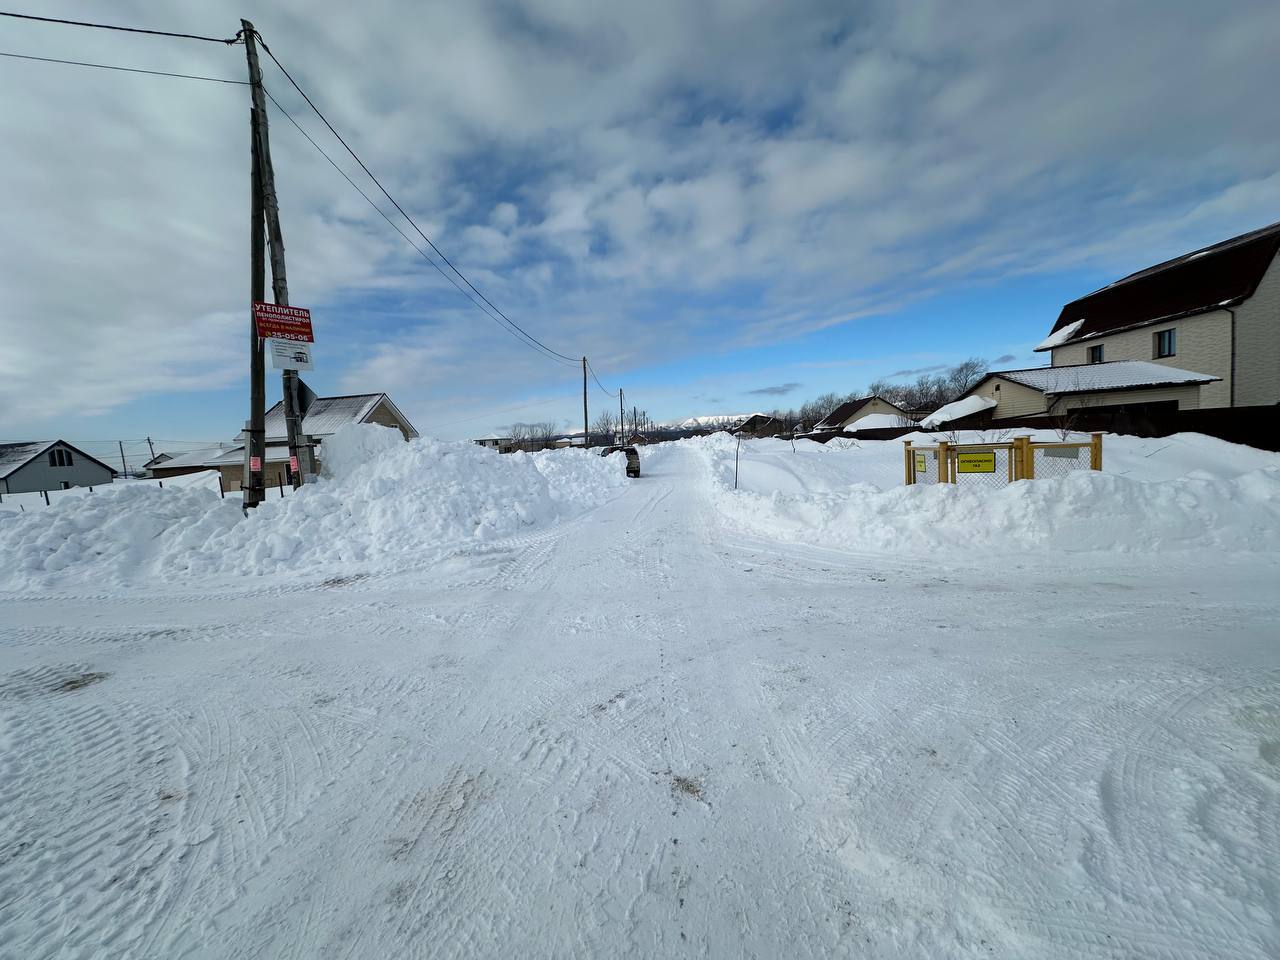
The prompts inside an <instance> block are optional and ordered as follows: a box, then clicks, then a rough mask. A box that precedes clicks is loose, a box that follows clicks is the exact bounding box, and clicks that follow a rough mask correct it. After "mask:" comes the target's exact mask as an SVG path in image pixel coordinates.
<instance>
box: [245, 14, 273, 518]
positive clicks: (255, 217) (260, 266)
mask: <svg viewBox="0 0 1280 960" xmlns="http://www.w3.org/2000/svg"><path fill="white" fill-rule="evenodd" d="M240 25H241V27H242V28H243V34H242V35H243V36H244V45H245V51H246V56H247V57H248V59H249V82H250V84H251V85H252V89H253V90H254V91H255V93H256V91H258V90H259V89H261V85H262V70H261V69H260V68H259V66H258V48H257V44H256V43H255V42H254V39H253V24H251V23H247V22H246V21H244V20H241V21H240ZM255 80H256V84H255ZM258 99H259V98H258V97H257V96H254V97H253V105H252V106H251V107H250V108H249V156H250V171H251V175H250V178H249V179H250V186H249V302H250V303H251V304H252V303H258V302H262V301H265V300H266V298H267V265H266V238H265V236H264V234H263V232H262V231H263V213H262V170H261V154H260V153H259V151H258ZM264 366H265V364H264V357H263V352H262V340H261V339H260V338H259V337H258V324H257V320H256V319H255V318H254V316H253V310H252V308H250V310H249V419H248V420H246V421H245V424H244V433H245V444H244V472H243V473H242V474H241V477H242V479H241V481H240V492H241V494H242V496H243V498H244V499H243V503H244V509H245V510H249V509H251V508H253V507H256V506H257V505H258V504H260V503H261V502H262V501H263V500H264V499H266V490H265V489H263V485H262V467H263V462H264V461H265V460H266V456H267V442H266V440H267V429H266V418H267V393H266V386H265V384H264V383H263V377H264V375H265V370H264Z"/></svg>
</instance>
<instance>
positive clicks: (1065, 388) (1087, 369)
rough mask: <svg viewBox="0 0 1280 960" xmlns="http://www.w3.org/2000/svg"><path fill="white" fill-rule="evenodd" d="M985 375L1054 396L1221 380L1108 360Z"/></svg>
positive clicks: (1146, 363) (1175, 369) (1153, 365)
mask: <svg viewBox="0 0 1280 960" xmlns="http://www.w3.org/2000/svg"><path fill="white" fill-rule="evenodd" d="M988 376H992V377H1003V378H1004V379H1006V380H1012V381H1014V382H1015V383H1021V384H1024V385H1025V386H1028V387H1031V388H1033V389H1035V390H1039V391H1040V392H1041V393H1058V394H1061V393H1092V392H1094V391H1097V390H1130V389H1134V388H1136V387H1159V386H1169V385H1176V384H1193V383H1211V382H1213V381H1214V380H1220V379H1222V378H1221V377H1214V376H1210V375H1209V374H1207V373H1196V372H1195V371H1194V370H1182V369H1180V368H1179V367H1166V366H1165V365H1164V364H1162V363H1152V362H1151V361H1150V360H1111V361H1108V362H1106V363H1078V364H1071V365H1069V366H1061V367H1036V368H1033V369H1030V370H993V371H991V373H990V374H988Z"/></svg>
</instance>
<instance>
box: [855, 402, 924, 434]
mask: <svg viewBox="0 0 1280 960" xmlns="http://www.w3.org/2000/svg"><path fill="white" fill-rule="evenodd" d="M873 413H887V414H889V415H890V416H894V417H906V418H907V419H910V418H909V417H907V415H906V413H905V412H904V411H903V410H901V409H900V408H898V407H895V406H894V405H893V404H892V403H888V402H886V401H884V400H881V399H880V398H879V397H876V398H875V399H874V400H869V401H867V403H866V404H864V405H863V406H862V408H861V409H859V410H858V412H857V413H855V414H854V415H853V416H852V417H850V418H849V419H848V420H846V421H845V422H844V423H842V424H840V429H841V430H848V429H849V427H850V426H851V425H853V424H855V423H857V422H858V421H859V420H861V419H862V418H863V417H867V416H870V415H871V414H873Z"/></svg>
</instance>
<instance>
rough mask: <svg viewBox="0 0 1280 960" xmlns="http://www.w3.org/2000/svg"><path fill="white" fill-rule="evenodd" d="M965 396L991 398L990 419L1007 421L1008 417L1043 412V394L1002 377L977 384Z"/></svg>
mask: <svg viewBox="0 0 1280 960" xmlns="http://www.w3.org/2000/svg"><path fill="white" fill-rule="evenodd" d="M967 396H978V397H991V398H992V399H993V400H995V401H996V405H995V409H994V410H992V411H991V416H992V419H994V420H1007V419H1009V418H1010V417H1034V416H1035V415H1036V414H1040V413H1044V412H1045V400H1044V394H1043V393H1041V392H1040V391H1039V390H1033V389H1032V388H1031V387H1028V386H1026V385H1025V384H1022V383H1015V382H1014V381H1012V380H1005V379H1004V378H1003V377H991V378H989V379H988V380H987V381H986V382H984V383H980V384H978V385H977V386H976V387H974V388H973V389H972V390H971V391H969V393H968V394H967Z"/></svg>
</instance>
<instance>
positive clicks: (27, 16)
mask: <svg viewBox="0 0 1280 960" xmlns="http://www.w3.org/2000/svg"><path fill="white" fill-rule="evenodd" d="M0 17H12V18H13V19H15V20H36V21H39V22H40V23H58V24H62V25H64V26H72V27H93V28H95V29H97V30H118V31H120V32H122V33H146V34H150V35H151V36H155V37H178V38H180V39H183V40H204V41H206V42H208V43H225V44H226V45H227V46H231V45H232V44H234V43H238V42H239V40H240V34H241V33H243V32H244V31H243V30H237V31H236V35H235V36H234V37H231V38H230V39H224V38H222V37H202V36H200V35H199V34H196V33H172V32H170V31H168V30H147V29H145V28H143V27H120V26H116V25H115V24H110V23H89V22H87V21H85V20H62V19H59V18H58V17H37V16H36V15H35V14H31V13H9V12H7V11H4V10H0Z"/></svg>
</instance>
